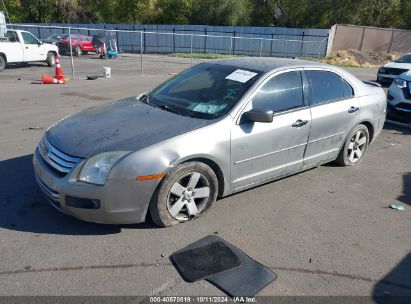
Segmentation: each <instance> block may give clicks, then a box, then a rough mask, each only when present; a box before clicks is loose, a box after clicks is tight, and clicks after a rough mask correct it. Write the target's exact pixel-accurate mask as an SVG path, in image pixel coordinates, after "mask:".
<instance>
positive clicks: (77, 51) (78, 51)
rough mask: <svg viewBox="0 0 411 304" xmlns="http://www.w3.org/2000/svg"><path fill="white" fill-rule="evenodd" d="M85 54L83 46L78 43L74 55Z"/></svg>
mask: <svg viewBox="0 0 411 304" xmlns="http://www.w3.org/2000/svg"><path fill="white" fill-rule="evenodd" d="M82 54H83V51H82V50H81V47H80V46H79V45H78V46H76V47H75V48H74V56H77V57H80V56H81V55H82Z"/></svg>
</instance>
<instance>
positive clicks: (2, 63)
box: [0, 56, 6, 72]
mask: <svg viewBox="0 0 411 304" xmlns="http://www.w3.org/2000/svg"><path fill="white" fill-rule="evenodd" d="M5 68H6V60H5V59H4V57H3V56H0V72H2V71H3V70H4V69H5Z"/></svg>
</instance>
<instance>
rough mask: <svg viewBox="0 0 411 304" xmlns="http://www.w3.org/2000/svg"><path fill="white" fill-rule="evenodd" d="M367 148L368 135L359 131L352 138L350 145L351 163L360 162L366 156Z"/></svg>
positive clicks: (349, 157) (349, 155) (348, 152)
mask: <svg viewBox="0 0 411 304" xmlns="http://www.w3.org/2000/svg"><path fill="white" fill-rule="evenodd" d="M366 146H367V135H366V134H365V132H364V131H362V130H358V131H357V132H355V133H354V135H353V136H352V138H351V140H350V143H349V144H348V149H347V150H348V151H347V156H348V159H349V160H350V162H352V163H356V162H358V161H359V160H360V159H361V157H362V156H363V154H364V151H365V148H366Z"/></svg>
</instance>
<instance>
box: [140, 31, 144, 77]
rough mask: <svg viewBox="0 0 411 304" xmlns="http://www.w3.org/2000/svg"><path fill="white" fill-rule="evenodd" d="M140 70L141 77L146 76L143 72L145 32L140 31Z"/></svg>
mask: <svg viewBox="0 0 411 304" xmlns="http://www.w3.org/2000/svg"><path fill="white" fill-rule="evenodd" d="M140 69H141V76H143V75H144V70H143V32H141V31H140Z"/></svg>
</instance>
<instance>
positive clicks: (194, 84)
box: [142, 63, 260, 119]
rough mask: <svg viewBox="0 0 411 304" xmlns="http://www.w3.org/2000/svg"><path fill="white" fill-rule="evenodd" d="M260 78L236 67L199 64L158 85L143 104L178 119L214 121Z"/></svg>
mask: <svg viewBox="0 0 411 304" xmlns="http://www.w3.org/2000/svg"><path fill="white" fill-rule="evenodd" d="M259 74H260V73H259V72H258V71H253V70H243V69H240V68H238V67H235V66H229V65H222V64H213V63H202V64H200V65H197V66H195V67H193V68H191V69H188V70H186V71H184V72H183V73H181V74H179V75H177V76H176V77H174V78H172V79H170V80H169V81H167V82H165V83H164V84H162V85H160V86H159V87H157V88H156V89H154V90H153V91H152V92H150V93H149V94H146V95H145V98H143V99H144V100H142V101H144V102H146V103H149V104H151V105H153V106H157V107H161V108H163V109H164V110H168V111H171V112H175V113H178V114H181V115H186V116H190V117H196V118H202V119H214V118H218V117H221V116H223V115H225V114H227V113H228V112H229V111H230V109H232V108H233V106H234V105H235V104H236V103H237V102H238V101H239V100H240V98H241V97H242V96H243V95H244V93H245V92H246V91H247V90H248V88H249V87H250V86H251V85H252V84H253V83H254V82H255V81H256V80H257V79H258V76H259Z"/></svg>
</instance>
